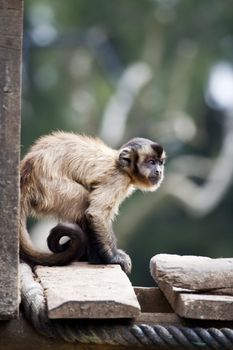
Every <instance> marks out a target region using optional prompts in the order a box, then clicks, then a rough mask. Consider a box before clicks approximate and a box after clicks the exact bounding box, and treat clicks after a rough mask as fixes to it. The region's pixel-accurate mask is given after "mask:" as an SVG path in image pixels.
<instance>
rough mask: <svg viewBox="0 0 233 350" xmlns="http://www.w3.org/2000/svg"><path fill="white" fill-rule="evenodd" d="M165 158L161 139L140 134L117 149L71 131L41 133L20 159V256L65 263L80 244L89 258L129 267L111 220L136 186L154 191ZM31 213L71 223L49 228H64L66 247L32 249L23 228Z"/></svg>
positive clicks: (56, 231) (59, 231)
mask: <svg viewBox="0 0 233 350" xmlns="http://www.w3.org/2000/svg"><path fill="white" fill-rule="evenodd" d="M164 158H165V152H164V151H163V148H162V147H161V146H160V145H158V144H157V143H154V142H152V141H150V140H147V139H142V138H135V139H133V140H131V141H129V142H128V143H127V144H125V145H124V146H122V147H121V148H120V150H113V149H111V148H109V147H108V146H106V145H105V144H104V143H103V142H102V141H101V140H99V139H96V138H92V137H88V136H81V135H77V134H73V133H65V132H56V133H53V134H51V135H48V136H44V137H42V138H40V139H39V140H38V141H37V142H36V143H35V144H34V145H33V146H32V148H31V150H30V151H29V153H28V154H27V155H26V156H25V157H24V159H23V160H22V162H21V217H20V248H21V256H22V257H24V258H27V259H29V260H30V261H32V262H34V263H38V264H44V265H58V264H66V263H67V262H69V261H70V260H72V259H74V257H78V256H80V255H81V254H82V253H83V250H82V249H81V247H80V250H79V245H81V246H82V247H83V246H86V247H87V252H88V259H89V261H90V262H93V263H119V264H120V265H121V266H122V268H123V270H124V271H126V272H129V271H130V269H131V261H130V258H129V256H128V255H127V254H126V253H125V252H123V251H122V250H120V249H117V245H116V238H115V235H114V233H113V230H112V220H113V219H114V217H115V215H116V214H117V212H118V208H119V205H120V204H121V202H122V201H123V200H124V199H125V198H126V197H127V196H129V195H130V194H131V193H132V192H133V190H134V189H135V188H140V189H142V190H149V191H154V190H156V189H157V188H158V187H159V185H160V183H161V181H162V179H163V164H162V163H163V160H164ZM152 163H154V164H152ZM29 215H32V216H36V217H38V216H45V215H52V216H55V217H56V218H57V219H58V221H60V222H69V223H71V224H72V225H70V226H68V225H63V224H60V225H58V226H57V228H55V229H54V232H53V238H54V236H57V237H58V236H59V238H60V237H61V236H62V233H63V235H67V236H70V238H71V241H70V243H69V244H68V247H66V248H67V249H66V250H64V251H62V250H63V249H61V250H60V252H59V249H55V248H54V249H52V250H53V251H56V252H57V253H55V254H54V253H53V254H50V253H44V252H39V251H38V250H36V249H35V248H34V247H33V245H32V243H31V241H30V238H29V235H28V232H27V229H26V219H27V217H28V216H29ZM78 225H79V226H80V227H81V228H79V226H78ZM63 231H64V232H63ZM83 231H84V233H85V234H83ZM70 232H72V233H73V236H76V235H77V236H79V242H77V241H76V240H75V239H74V240H72V237H71V236H72V234H70ZM51 234H52V233H51ZM85 237H87V238H85ZM50 238H51V236H50ZM52 241H53V240H52V239H50V247H52V246H53V244H52V243H51V242H52ZM57 243H58V242H57ZM79 252H82V253H80V254H79Z"/></svg>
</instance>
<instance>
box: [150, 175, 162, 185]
mask: <svg viewBox="0 0 233 350" xmlns="http://www.w3.org/2000/svg"><path fill="white" fill-rule="evenodd" d="M149 180H150V183H151V184H152V185H156V184H157V183H158V182H159V181H160V180H161V176H156V175H154V176H150V177H149Z"/></svg>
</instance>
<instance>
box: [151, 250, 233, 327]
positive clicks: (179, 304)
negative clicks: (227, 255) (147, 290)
mask: <svg viewBox="0 0 233 350" xmlns="http://www.w3.org/2000/svg"><path fill="white" fill-rule="evenodd" d="M231 266H233V259H210V258H205V257H197V256H177V255H167V254H159V255H156V256H154V257H153V258H152V259H151V262H150V268H151V274H152V277H153V278H154V279H155V281H156V282H157V283H158V285H159V288H160V289H161V290H162V291H163V293H164V295H165V296H166V298H167V300H168V301H169V303H170V305H171V306H172V308H173V310H174V311H175V312H176V313H177V314H178V315H179V316H180V317H185V318H190V319H200V320H203V319H205V320H225V321H230V320H233V296H232V295H230V294H231V293H232V288H231V286H232V280H231V279H230V276H231V274H232V271H231V268H230V267H231ZM208 271H209V273H208ZM228 279H230V280H228Z"/></svg>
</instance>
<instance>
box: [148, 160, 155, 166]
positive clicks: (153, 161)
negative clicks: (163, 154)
mask: <svg viewBox="0 0 233 350" xmlns="http://www.w3.org/2000/svg"><path fill="white" fill-rule="evenodd" d="M147 163H148V164H151V165H155V160H154V159H148V161H147Z"/></svg>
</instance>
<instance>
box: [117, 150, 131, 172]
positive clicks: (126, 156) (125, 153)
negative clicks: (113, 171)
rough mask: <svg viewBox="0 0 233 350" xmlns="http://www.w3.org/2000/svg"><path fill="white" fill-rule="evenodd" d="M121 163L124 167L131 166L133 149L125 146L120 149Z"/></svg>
mask: <svg viewBox="0 0 233 350" xmlns="http://www.w3.org/2000/svg"><path fill="white" fill-rule="evenodd" d="M119 163H120V165H121V166H122V167H123V168H125V167H128V166H130V164H131V149H129V148H123V149H122V150H121V151H120V154H119Z"/></svg>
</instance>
